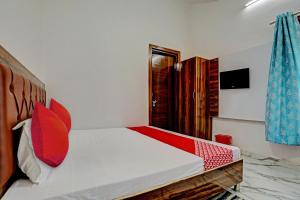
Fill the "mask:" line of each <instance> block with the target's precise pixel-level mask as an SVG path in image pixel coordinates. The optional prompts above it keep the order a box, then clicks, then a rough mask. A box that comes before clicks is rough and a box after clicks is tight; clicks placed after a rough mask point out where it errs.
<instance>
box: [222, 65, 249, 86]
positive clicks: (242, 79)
mask: <svg viewBox="0 0 300 200" xmlns="http://www.w3.org/2000/svg"><path fill="white" fill-rule="evenodd" d="M220 87H221V89H241V88H249V87H250V80H249V68H244V69H238V70H232V71H225V72H220Z"/></svg>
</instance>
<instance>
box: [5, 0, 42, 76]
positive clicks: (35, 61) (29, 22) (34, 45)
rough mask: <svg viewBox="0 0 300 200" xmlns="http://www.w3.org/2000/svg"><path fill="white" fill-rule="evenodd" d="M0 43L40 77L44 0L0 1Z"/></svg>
mask: <svg viewBox="0 0 300 200" xmlns="http://www.w3.org/2000/svg"><path fill="white" fill-rule="evenodd" d="M0 27H1V30H0V44H1V45H2V46H3V47H4V48H5V49H6V50H8V51H9V52H10V53H11V54H12V55H13V56H14V57H16V58H17V59H18V60H19V61H20V62H21V63H22V64H23V65H25V66H26V67H27V68H28V69H29V70H31V71H32V72H33V73H34V74H35V75H36V76H37V77H39V78H40V79H42V80H44V79H45V69H44V68H43V66H42V65H41V62H42V60H41V1H40V0H26V1H24V0H0Z"/></svg>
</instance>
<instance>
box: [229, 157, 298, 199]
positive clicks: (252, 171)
mask: <svg viewBox="0 0 300 200" xmlns="http://www.w3.org/2000/svg"><path fill="white" fill-rule="evenodd" d="M243 159H244V181H243V182H242V183H241V185H240V191H239V192H232V191H231V192H232V193H234V194H236V196H238V197H240V198H242V199H246V200H248V199H249V200H300V165H295V164H293V163H289V162H286V161H282V160H276V159H273V158H268V157H263V156H257V155H254V154H250V153H245V154H244V155H243Z"/></svg>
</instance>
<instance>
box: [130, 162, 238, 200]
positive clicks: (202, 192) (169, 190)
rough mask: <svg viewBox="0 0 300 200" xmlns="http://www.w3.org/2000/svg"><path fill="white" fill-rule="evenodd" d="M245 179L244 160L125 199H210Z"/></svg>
mask: <svg viewBox="0 0 300 200" xmlns="http://www.w3.org/2000/svg"><path fill="white" fill-rule="evenodd" d="M242 180H243V160H239V161H236V162H233V163H230V164H228V165H225V166H222V167H219V168H216V169H213V170H210V171H206V172H204V173H202V174H200V175H195V176H193V177H190V178H186V179H183V180H180V181H177V182H174V183H171V184H168V185H165V186H162V187H160V188H157V189H153V190H151V191H148V192H143V193H141V194H137V195H135V196H131V197H127V198H125V199H131V200H148V199H151V200H162V199H164V200H165V199H177V200H180V199H184V200H189V199H208V198H210V197H212V196H214V195H216V194H219V193H221V192H223V191H224V190H225V189H224V188H230V187H232V186H234V185H237V184H239V183H241V182H242Z"/></svg>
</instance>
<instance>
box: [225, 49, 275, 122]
mask: <svg viewBox="0 0 300 200" xmlns="http://www.w3.org/2000/svg"><path fill="white" fill-rule="evenodd" d="M271 48H272V43H267V44H264V45H258V46H256V47H252V48H250V49H246V50H243V51H239V52H237V53H233V54H230V55H226V56H222V57H220V60H219V65H220V71H228V70H234V69H240V68H249V71H250V88H247V89H234V90H232V89H230V90H220V94H219V98H220V99H219V117H222V118H231V119H246V120H255V121H265V103H266V96H267V83H268V79H267V77H268V74H269V62H270V57H271Z"/></svg>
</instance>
